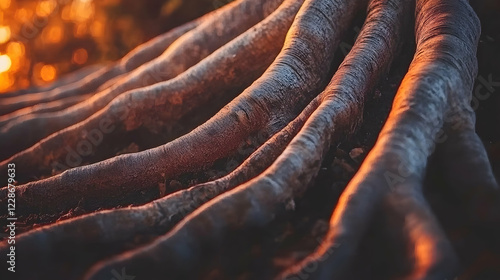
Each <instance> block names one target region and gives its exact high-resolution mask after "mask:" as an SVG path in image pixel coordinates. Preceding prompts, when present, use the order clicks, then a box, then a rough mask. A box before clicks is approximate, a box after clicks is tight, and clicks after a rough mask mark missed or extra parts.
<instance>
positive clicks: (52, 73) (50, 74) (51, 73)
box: [40, 65, 57, 82]
mask: <svg viewBox="0 0 500 280" xmlns="http://www.w3.org/2000/svg"><path fill="white" fill-rule="evenodd" d="M56 75H57V71H56V68H55V67H54V66H52V65H44V66H43V67H42V69H41V70H40V77H41V78H42V80H44V81H45V82H50V81H52V80H54V79H55V78H56Z"/></svg>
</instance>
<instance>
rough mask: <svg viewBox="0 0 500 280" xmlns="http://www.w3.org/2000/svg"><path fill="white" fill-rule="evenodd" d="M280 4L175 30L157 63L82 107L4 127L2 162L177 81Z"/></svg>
mask: <svg viewBox="0 0 500 280" xmlns="http://www.w3.org/2000/svg"><path fill="white" fill-rule="evenodd" d="M280 2H282V0H272V1H250V0H240V1H237V2H235V3H232V4H230V5H227V6H226V7H225V8H222V9H220V10H219V11H218V12H217V14H214V15H213V16H212V17H209V18H208V19H207V20H205V21H204V22H203V23H201V24H200V25H199V26H198V27H196V28H194V29H192V30H191V31H188V32H186V33H185V34H184V35H183V36H180V37H179V36H178V35H180V34H178V33H180V31H184V30H183V29H180V30H177V29H176V30H173V31H172V32H174V33H173V36H172V37H173V38H172V39H174V40H175V39H177V40H175V41H173V43H172V45H171V46H170V47H169V48H168V49H167V50H166V51H165V52H164V53H163V54H162V55H161V56H160V57H158V58H157V59H154V60H152V61H150V62H149V63H147V64H146V65H143V66H141V67H139V68H137V69H136V70H134V71H132V72H130V73H129V74H128V75H125V76H124V77H122V78H120V81H119V82H117V83H115V84H114V85H112V86H111V87H110V88H107V89H105V90H104V91H101V92H99V93H96V94H95V95H94V96H93V97H92V98H90V99H88V100H86V101H85V102H83V103H80V104H77V105H75V106H72V107H70V108H66V109H65V110H63V111H60V112H52V113H42V114H30V115H25V116H23V117H20V118H17V120H13V121H11V122H9V123H7V124H6V125H5V126H4V127H3V128H2V129H1V132H2V133H3V134H2V136H1V137H0V144H1V145H2V146H4V147H6V149H3V150H2V151H0V159H5V158H7V157H9V156H12V155H13V154H15V153H17V152H19V151H21V150H22V149H26V148H28V147H30V146H31V145H33V144H35V143H36V142H37V141H40V140H41V139H43V138H44V137H46V136H48V135H50V134H52V133H54V132H56V131H58V130H61V129H63V128H66V127H68V126H70V125H72V124H74V123H75V122H80V121H82V120H84V119H86V118H87V117H89V116H91V115H92V114H94V113H96V112H98V111H99V110H101V109H102V108H103V107H105V106H106V105H107V104H108V103H109V102H110V101H111V100H113V99H114V98H115V97H117V96H118V95H120V94H122V93H124V92H126V91H130V90H133V89H136V88H139V87H146V86H148V85H152V84H155V83H158V82H161V81H166V80H169V79H171V78H174V77H176V76H177V75H179V74H180V73H182V72H184V71H185V70H186V69H188V68H189V67H191V66H193V65H195V64H196V63H198V62H199V61H200V60H202V59H203V58H205V57H207V56H208V55H209V54H211V53H212V52H213V51H215V50H216V49H218V48H220V47H221V46H223V45H224V44H226V43H227V42H229V41H231V40H232V39H234V38H235V37H236V36H238V35H240V34H241V33H243V32H244V31H245V30H247V29H248V28H250V27H252V26H253V25H255V24H256V23H258V22H259V21H261V20H262V19H263V18H265V17H266V16H267V15H268V14H269V13H271V12H272V11H273V10H274V8H276V6H278V5H279V3H280ZM264 3H265V4H264ZM27 129H29V130H30V134H29V135H26V133H25V131H26V130H27ZM14 140H15V141H14Z"/></svg>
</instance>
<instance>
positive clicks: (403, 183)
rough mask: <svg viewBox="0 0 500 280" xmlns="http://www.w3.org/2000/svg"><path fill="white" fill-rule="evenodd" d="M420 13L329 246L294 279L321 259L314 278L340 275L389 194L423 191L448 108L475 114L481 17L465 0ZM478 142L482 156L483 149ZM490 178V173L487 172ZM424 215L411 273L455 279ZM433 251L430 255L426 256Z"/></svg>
mask: <svg viewBox="0 0 500 280" xmlns="http://www.w3.org/2000/svg"><path fill="white" fill-rule="evenodd" d="M416 10H417V13H416V26H417V28H416V38H417V51H416V55H415V57H414V60H413V62H412V64H411V66H410V69H409V71H408V74H407V75H406V77H405V79H404V80H403V82H402V85H401V86H400V89H399V91H398V94H397V95H396V99H395V101H394V105H393V109H392V111H391V114H390V116H389V119H388V121H387V123H386V125H385V126H384V128H383V129H382V132H381V133H380V136H379V139H378V140H377V143H376V144H375V147H374V148H373V150H372V151H371V152H370V154H369V155H368V157H367V159H366V160H365V162H364V163H363V165H362V166H361V169H360V171H359V172H358V173H357V174H356V175H355V178H354V179H353V180H352V181H351V183H350V184H349V186H348V187H347V189H346V191H345V192H344V193H343V194H342V197H341V201H340V202H339V205H338V206H337V208H336V210H335V212H334V214H333V217H332V220H331V222H330V227H331V230H330V233H329V235H328V237H327V238H326V239H325V242H324V244H322V246H321V247H320V248H319V249H318V251H317V252H315V254H314V255H313V256H311V257H309V258H307V259H306V260H305V261H304V262H303V263H302V264H301V265H300V266H298V267H297V268H295V269H294V270H293V273H292V274H291V275H290V276H289V277H291V278H293V277H300V275H301V274H304V273H306V274H307V272H306V271H305V270H306V267H307V266H308V265H310V264H311V263H317V264H318V269H317V270H316V271H314V272H313V273H312V275H311V276H313V277H314V278H317V279H320V278H321V277H323V278H324V277H330V276H331V275H338V273H340V272H341V270H342V266H341V265H342V264H343V263H345V262H347V261H348V260H349V258H352V256H353V255H354V254H355V250H356V247H357V244H358V243H359V240H360V238H361V236H362V234H363V233H364V229H365V228H366V226H367V223H368V221H369V219H370V217H371V216H370V213H371V212H372V211H373V209H374V207H376V206H377V204H378V202H379V201H380V199H381V198H383V197H384V196H387V195H391V191H393V192H407V193H408V195H407V196H406V197H408V198H407V199H409V200H413V201H419V200H422V199H421V196H422V194H421V193H420V192H421V188H422V186H421V184H422V181H423V176H424V172H425V166H426V163H427V158H428V156H429V155H430V153H431V151H432V150H433V149H434V147H435V142H434V141H436V139H437V136H438V135H439V129H440V128H441V127H442V125H443V122H444V118H445V113H446V112H447V111H451V108H450V106H449V105H453V104H457V103H458V104H462V105H463V106H464V108H465V109H467V111H466V112H467V113H468V114H470V112H471V111H472V110H471V109H470V107H469V106H470V105H468V104H467V103H466V102H465V101H466V100H469V98H468V97H469V95H470V92H471V91H472V85H473V81H474V77H475V74H476V71H477V70H476V63H477V62H476V60H475V51H476V45H477V40H478V37H479V21H478V19H477V17H476V16H475V14H474V13H473V12H472V10H471V8H470V6H469V5H468V3H466V1H432V0H418V1H417V8H416ZM461 100H462V101H461ZM461 115H463V113H462V114H461ZM476 143H477V142H476ZM470 144H472V145H473V147H478V146H477V145H474V143H470ZM480 147H481V148H480V150H482V153H481V154H483V155H484V147H483V146H482V145H481V146H480ZM480 160H481V161H483V160H484V157H483V158H481V159H480ZM464 163H465V164H467V163H468V162H464ZM457 171H458V170H455V171H454V172H455V173H456V172H457ZM482 172H486V173H488V172H491V169H485V170H484V171H482ZM476 175H480V174H474V173H472V174H470V176H471V179H472V180H476V182H477V183H480V180H483V179H482V178H481V177H477V176H476ZM486 178H487V179H490V178H493V177H492V175H491V174H489V176H487V177H486ZM489 183H490V184H491V183H494V182H492V181H490V182H489ZM494 184H496V183H494ZM424 204H425V203H420V206H419V207H416V208H417V209H413V211H412V213H415V214H417V213H419V212H420V213H426V212H428V209H427V207H424ZM413 208H415V206H413ZM427 215H428V214H427ZM426 220H427V224H423V225H422V226H415V227H410V228H409V234H411V236H416V237H418V236H419V235H421V236H422V238H424V240H422V242H424V244H425V243H426V244H427V245H425V246H424V247H423V250H422V254H423V255H424V256H422V258H423V259H424V262H422V264H421V266H420V267H416V268H415V271H414V272H413V274H412V275H409V276H408V277H410V279H443V277H454V273H456V271H455V269H456V268H455V267H454V266H453V263H454V257H453V253H452V251H451V249H450V248H448V247H449V246H448V245H446V243H445V242H443V241H442V240H443V236H442V234H441V233H440V230H439V227H438V226H437V225H435V224H434V223H433V221H432V220H433V219H430V218H427V219H426ZM422 230H424V232H422ZM425 238H428V240H425ZM440 244H441V245H440ZM415 253H416V254H417V253H418V252H417V250H416V251H415ZM429 256H431V257H432V258H431V259H428V257H429ZM299 279H300V278H299Z"/></svg>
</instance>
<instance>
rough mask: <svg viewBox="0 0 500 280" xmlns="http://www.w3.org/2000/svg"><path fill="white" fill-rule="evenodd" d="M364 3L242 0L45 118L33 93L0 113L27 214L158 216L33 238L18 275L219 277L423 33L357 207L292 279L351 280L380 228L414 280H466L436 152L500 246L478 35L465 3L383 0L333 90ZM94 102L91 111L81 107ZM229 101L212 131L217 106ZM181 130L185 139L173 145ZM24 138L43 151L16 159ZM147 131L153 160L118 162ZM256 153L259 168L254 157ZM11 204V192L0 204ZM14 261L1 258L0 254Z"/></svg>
mask: <svg viewBox="0 0 500 280" xmlns="http://www.w3.org/2000/svg"><path fill="white" fill-rule="evenodd" d="M366 2H367V1H364V0H356V1H353V0H304V1H301V0H284V1H281V0H274V1H250V0H240V1H236V2H235V3H233V4H230V5H228V6H226V7H224V8H222V9H220V10H218V11H215V12H213V13H212V14H210V15H208V16H205V17H203V18H201V19H199V20H196V21H193V22H191V23H188V24H187V25H183V26H181V27H179V28H178V29H176V30H174V31H172V32H170V33H167V34H166V35H163V36H161V37H158V38H157V39H155V40H154V41H152V42H150V43H149V45H145V46H143V47H140V48H138V49H137V50H136V51H134V52H133V53H132V54H130V55H129V56H127V57H126V58H124V59H123V60H121V61H120V62H118V63H116V64H113V66H110V67H108V68H105V69H104V70H99V71H104V72H102V73H105V71H109V73H108V72H106V73H108V74H109V75H108V74H106V75H108V76H107V77H104V78H103V79H100V80H99V81H97V80H95V78H96V76H92V74H90V76H88V78H87V79H86V81H83V82H72V78H68V80H67V81H66V85H62V86H61V84H59V86H60V87H56V88H54V89H53V90H50V93H49V94H48V96H49V97H47V98H46V99H45V97H43V94H42V93H31V94H28V95H26V96H32V97H34V99H33V100H35V101H36V102H35V101H34V102H31V101H30V102H28V103H23V102H24V101H23V98H25V95H22V94H21V93H14V94H11V95H10V96H9V97H7V98H2V99H1V100H2V102H3V101H4V100H6V101H9V102H8V103H5V104H6V105H5V106H3V105H2V107H1V110H3V111H2V112H7V113H10V114H8V115H5V116H3V117H2V118H0V125H3V127H1V129H2V136H1V138H0V143H1V144H3V143H9V145H10V146H8V147H11V148H12V150H10V151H8V152H3V153H2V154H0V158H5V157H8V156H11V157H10V158H9V159H8V160H5V161H3V162H1V163H0V173H3V174H6V173H7V171H6V170H7V167H8V164H9V163H12V162H14V163H15V164H16V168H17V169H18V170H22V172H21V171H20V172H18V174H19V175H18V176H16V179H17V180H18V181H19V182H22V183H25V182H28V183H26V184H24V185H20V186H18V187H17V191H16V205H17V209H16V211H17V212H16V213H20V214H24V215H29V214H45V213H48V214H52V215H54V216H55V217H58V216H61V215H63V214H64V213H65V212H66V211H68V210H70V211H71V209H74V208H75V207H79V206H80V205H82V204H84V205H85V207H84V208H85V209H86V211H87V212H88V211H94V210H97V209H102V208H114V207H117V206H122V205H129V204H134V203H139V202H145V204H144V205H142V206H135V207H128V208H115V209H111V210H104V211H99V212H95V213H91V214H88V215H83V216H81V217H76V218H72V219H69V220H64V221H58V222H56V223H54V224H51V225H47V226H44V227H41V228H38V229H35V230H32V231H28V232H27V233H24V234H22V235H19V236H18V237H17V241H16V242H17V243H16V246H17V249H16V250H17V251H16V252H17V254H18V255H19V256H22V258H21V257H20V260H19V266H21V265H22V266H23V267H29V268H30V269H23V270H19V272H18V273H19V275H21V276H22V277H24V278H27V279H28V278H30V279H31V278H40V279H51V278H58V277H59V278H64V279H81V278H82V277H85V278H86V279H109V278H110V277H112V276H113V274H111V272H113V271H118V272H119V271H122V269H126V272H127V274H128V275H134V276H137V277H138V278H139V277H140V278H144V279H165V277H166V276H167V277H168V279H199V278H201V277H202V276H206V275H201V273H203V272H201V271H203V270H200V269H198V268H200V267H202V266H203V262H204V261H205V259H204V256H206V255H207V254H210V253H211V252H213V251H215V250H216V248H217V247H220V246H224V245H225V242H226V241H227V239H228V238H230V236H232V235H237V234H241V233H242V232H243V231H246V230H255V229H257V230H262V229H263V228H265V227H267V226H269V225H270V224H271V223H272V222H273V221H274V220H275V219H276V217H278V216H280V215H282V214H283V213H284V212H286V211H291V210H294V208H295V201H296V200H297V199H300V198H301V196H302V195H303V194H304V193H305V192H306V191H307V190H308V188H309V187H310V186H311V184H312V183H313V182H314V179H315V177H316V176H317V174H318V172H319V170H320V168H321V163H322V162H323V160H324V158H325V155H326V153H327V152H328V150H329V149H330V147H332V145H336V144H338V143H339V142H340V141H341V140H343V139H345V138H346V137H348V136H350V135H352V134H354V133H355V132H356V130H357V128H358V126H359V125H360V124H361V122H362V117H363V111H364V110H365V102H366V100H368V99H369V98H371V97H372V94H373V89H374V88H375V86H376V85H377V83H379V81H380V80H381V79H382V78H384V77H385V76H386V75H387V72H388V70H389V68H390V66H391V64H392V61H393V59H394V58H396V57H397V56H398V54H399V51H400V47H401V45H402V42H403V41H404V40H405V38H406V37H405V36H407V35H406V34H407V33H408V27H409V26H410V23H411V21H412V20H414V21H415V26H416V28H415V30H416V31H415V36H416V45H417V48H416V53H415V56H414V57H413V61H412V63H411V65H410V68H409V70H408V73H407V74H406V75H405V78H404V79H403V81H402V83H401V85H400V87H399V90H398V92H397V94H396V97H395V100H394V103H393V107H392V110H391V112H390V114H389V117H388V119H387V122H386V123H385V125H384V127H383V129H382V131H381V132H380V135H379V137H378V139H377V141H376V143H375V146H374V147H373V149H372V150H371V152H370V153H369V154H368V156H367V158H366V159H365V160H364V162H363V164H362V165H361V168H360V170H359V171H358V172H357V173H356V175H355V176H354V178H353V179H352V180H351V182H350V183H349V184H348V186H347V188H346V189H345V190H344V191H343V193H342V195H341V197H340V200H339V202H338V204H337V205H336V207H335V209H334V212H333V216H332V217H331V220H330V228H329V230H328V233H327V235H326V236H325V238H324V240H323V241H322V243H321V244H320V246H319V247H318V248H317V249H316V251H315V252H314V253H313V254H312V255H310V256H308V257H306V258H304V259H302V260H301V261H300V263H298V264H296V265H295V266H293V267H290V268H288V269H287V270H286V271H284V272H283V274H282V275H281V276H280V277H279V278H280V279H333V278H334V279H344V277H345V273H346V271H347V270H348V269H349V265H350V264H351V262H352V261H353V259H355V257H356V256H357V255H358V253H359V252H358V251H359V249H360V244H362V241H363V240H364V238H365V235H366V234H367V230H368V229H369V227H370V225H371V222H372V221H373V220H374V218H375V215H379V216H383V217H385V218H387V219H388V220H391V221H398V222H397V223H398V225H397V227H398V230H397V231H394V230H393V231H394V232H395V234H396V235H397V239H398V240H401V241H402V242H403V243H404V246H405V247H406V248H405V249H404V250H401V251H402V252H403V251H404V253H403V255H404V259H405V260H403V261H401V263H405V264H406V265H407V266H406V268H405V269H401V270H400V271H401V273H400V274H401V275H399V277H400V278H401V279H436V280H437V279H452V278H454V277H455V276H456V273H457V266H458V261H459V260H458V258H457V255H456V253H455V249H454V248H453V246H452V243H451V242H450V240H449V239H448V236H446V234H445V232H444V231H443V230H442V228H441V225H440V223H439V221H438V220H437V219H436V217H435V215H434V213H433V212H432V210H431V208H430V206H429V204H428V202H427V200H426V198H425V197H424V193H423V187H422V185H423V182H424V179H425V175H426V174H425V173H426V168H427V161H428V158H429V156H431V154H432V153H433V151H434V149H435V148H437V153H436V155H437V159H438V164H439V166H440V168H441V173H442V174H443V178H444V180H445V181H446V184H447V185H449V188H450V191H451V192H452V193H454V194H455V195H456V197H457V198H458V200H459V201H461V203H462V205H466V209H464V212H465V213H467V223H469V224H473V225H475V226H480V227H486V228H488V229H492V230H494V231H497V230H499V227H498V224H499V223H500V192H499V188H498V183H497V182H496V180H495V177H494V176H493V173H492V170H491V166H490V164H489V161H488V157H487V154H486V152H485V149H484V147H483V145H482V143H481V141H480V139H479V137H478V135H477V134H476V133H475V132H474V122H475V117H474V112H473V111H472V109H471V107H470V105H469V100H470V98H469V97H470V93H471V91H472V86H473V81H474V77H475V76H476V73H477V65H476V64H477V61H476V58H475V53H476V46H477V42H478V36H479V33H480V32H479V31H480V30H479V22H478V19H477V17H476V16H475V14H474V12H473V11H472V9H471V8H470V6H469V5H468V3H467V1H466V0H370V1H369V3H368V13H367V16H366V19H365V23H364V25H363V27H362V29H361V32H360V34H359V36H358V37H357V39H356V41H355V44H354V46H353V48H352V49H351V51H350V52H349V54H348V55H347V56H346V57H345V59H344V60H343V62H342V64H341V65H340V66H339V67H338V69H336V71H335V73H334V74H333V77H332V76H331V74H332V70H333V69H332V66H333V61H334V53H335V51H336V49H337V47H338V46H339V44H340V40H341V38H342V34H343V33H344V32H345V31H346V29H347V28H348V27H349V24H350V22H351V21H352V19H353V18H354V16H355V15H356V13H357V12H358V11H359V10H361V9H362V8H365V7H366ZM414 11H415V18H413V17H412V16H409V15H411V14H412V13H413V12H414ZM169 34H170V35H169ZM167 46H169V47H168V48H167ZM164 49H166V50H165V51H164V52H163V50H164ZM148 61H150V62H148ZM117 65H119V66H117ZM110 69H111V70H110ZM112 69H115V70H112ZM116 69H120V70H116ZM134 69H135V70H134ZM116 71H117V72H116ZM85 74H87V73H86V72H85V71H83V72H81V73H79V74H77V75H85ZM73 78H74V77H73ZM73 81H74V80H73ZM85 94H92V97H91V98H90V99H89V100H88V101H85V102H81V99H83V98H84V97H85V96H86V95H85ZM233 98H234V99H233ZM231 99H232V101H230V102H229V100H231ZM40 103H41V104H40ZM222 103H224V104H226V103H227V105H226V106H225V107H224V108H222V109H221V110H220V111H219V112H218V113H216V114H215V115H213V116H212V113H213V112H212V111H210V110H206V108H205V107H215V108H217V109H218V108H220V107H217V106H221V104H222ZM74 104H76V105H74ZM9 106H11V107H9ZM16 106H17V107H16ZM12 108H18V109H19V110H17V109H12ZM22 108H24V109H22ZM13 110H17V111H15V112H13V113H12V111H13ZM210 116H212V117H211V118H210V119H208V118H209V117H210ZM207 119H208V120H207ZM178 124H181V125H183V126H184V127H183V128H182V129H178V130H176V131H175V132H173V131H174V130H173V129H172V127H173V126H175V125H178ZM28 128H29V129H32V130H33V133H34V134H33V137H26V138H29V139H27V140H19V143H14V142H15V141H13V140H14V139H19V138H18V137H20V135H21V131H23V130H26V129H28ZM37 129H38V130H37ZM144 131H148V133H149V134H150V135H155V137H157V138H158V139H155V140H151V142H149V143H153V144H154V145H153V146H155V147H154V148H151V149H147V150H144V151H140V152H136V153H128V154H122V155H119V156H115V154H114V153H115V152H114V151H107V150H108V149H109V147H111V146H113V147H114V148H117V146H120V145H128V144H130V143H129V142H127V141H124V142H123V143H120V144H117V143H118V142H119V140H117V139H119V138H122V137H132V136H137V135H140V134H141V133H144ZM98 133H100V137H97V138H99V139H97V138H96V135H98ZM184 133H186V134H184ZM49 134H51V135H49ZM182 134H184V135H182ZM181 135H182V136H181ZM258 135H261V137H260V139H259V140H258V141H257V143H254V142H253V139H255V138H257V136H258ZM262 135H263V136H262ZM46 136H48V137H46ZM169 137H170V138H169ZM42 138H44V139H42ZM165 139H174V140H172V141H170V142H167V143H164V142H166V141H167V140H165ZM93 140H95V141H96V143H94V142H92V141H93ZM97 140H99V141H97ZM125 142H127V143H125ZM248 142H252V144H251V145H250V146H251V149H252V151H253V152H252V153H251V154H250V155H249V156H248V157H247V155H248V154H249V153H250V152H249V151H242V150H241V149H242V146H243V145H245V143H247V144H248ZM87 143H88V144H87ZM32 144H34V146H32V147H31V148H28V147H29V146H30V145H32ZM438 144H439V145H438ZM89 145H90V146H89ZM158 145H159V146H158ZM68 147H69V148H70V149H73V150H74V151H76V153H75V154H76V159H77V160H76V161H75V162H70V160H69V156H70V155H69V153H68V151H69V150H68ZM26 148H28V149H26ZM122 148H123V147H122ZM145 148H148V147H147V145H144V146H143V147H141V149H145ZM237 154H240V158H244V161H243V162H242V163H241V164H240V165H239V166H238V167H237V168H236V169H234V170H232V171H230V170H224V171H223V173H222V174H224V175H223V176H222V177H221V176H220V174H219V175H217V176H206V177H202V178H201V179H200V178H198V179H199V180H197V181H196V182H197V183H196V184H194V185H193V184H182V183H177V184H168V182H170V181H172V182H174V180H176V179H179V178H180V177H182V176H186V174H195V173H196V172H206V171H207V169H208V168H210V167H213V166H215V165H217V162H218V161H221V160H224V159H228V158H231V157H234V156H235V155H237ZM103 159H105V160H103ZM100 160H103V161H100ZM87 163H93V164H89V165H85V166H81V165H84V164H87ZM73 167H74V168H73ZM67 168H69V169H68V170H66V171H65V172H63V173H61V174H57V175H54V176H52V177H49V178H45V179H41V180H37V181H33V182H30V181H31V180H33V178H37V177H48V176H50V175H52V174H55V173H57V172H59V171H62V170H64V169H67ZM57 169H60V170H57ZM229 171H230V172H229ZM224 172H229V173H228V174H226V173H224ZM206 178H209V179H208V180H206ZM7 193H8V189H7V188H2V189H1V190H0V201H2V204H5V203H6V198H7ZM151 200H153V201H151ZM4 202H5V203H4ZM84 212H85V211H84ZM80 214H82V213H80ZM61 219H64V217H61ZM393 226H394V225H393ZM399 227H400V228H399ZM389 231H390V230H389ZM8 250H9V245H8V244H7V243H6V242H2V243H0V253H1V254H2V255H5V254H6V253H7V251H8ZM54 264H56V265H57V267H58V269H57V271H55V272H54V269H53V268H52V267H53V266H54ZM4 273H6V272H5V270H4V271H1V272H0V275H2V277H3V274H4ZM83 275H85V276H83Z"/></svg>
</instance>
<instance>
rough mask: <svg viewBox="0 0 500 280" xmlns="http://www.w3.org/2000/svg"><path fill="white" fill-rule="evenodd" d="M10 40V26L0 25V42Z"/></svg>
mask: <svg viewBox="0 0 500 280" xmlns="http://www.w3.org/2000/svg"><path fill="white" fill-rule="evenodd" d="M9 40H10V27H8V26H0V44H3V43H5V42H7V41H9Z"/></svg>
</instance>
